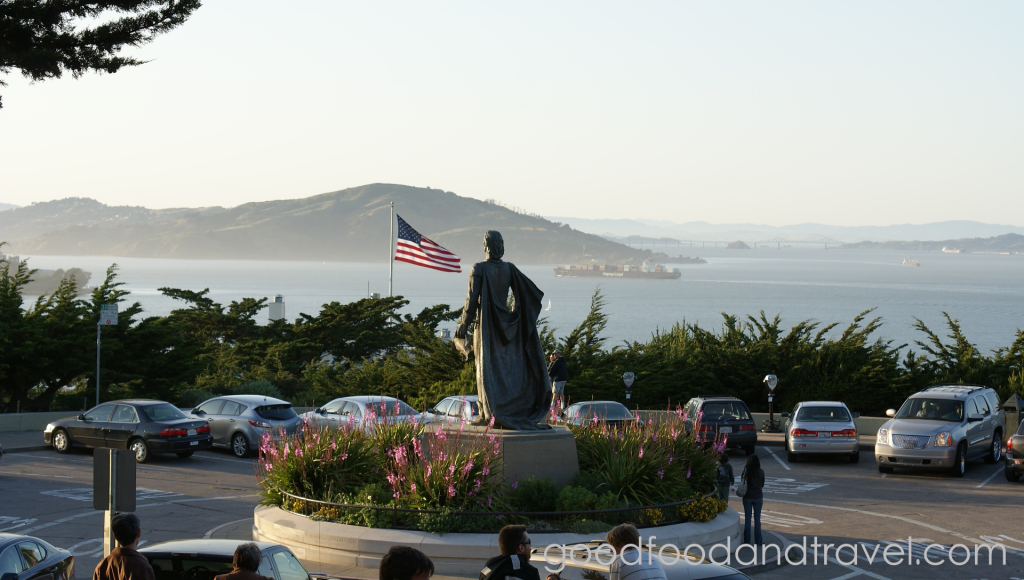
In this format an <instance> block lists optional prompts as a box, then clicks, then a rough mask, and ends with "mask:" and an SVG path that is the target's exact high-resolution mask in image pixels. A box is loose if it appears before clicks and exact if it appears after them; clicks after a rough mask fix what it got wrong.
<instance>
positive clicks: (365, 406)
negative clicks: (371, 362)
mask: <svg viewBox="0 0 1024 580" xmlns="http://www.w3.org/2000/svg"><path fill="white" fill-rule="evenodd" d="M301 418H302V420H303V421H308V422H309V423H310V424H312V425H315V426H317V427H328V428H338V427H344V426H349V425H350V426H353V427H354V426H358V425H362V426H364V427H371V426H372V425H374V424H376V423H379V422H381V421H412V420H416V421H422V420H423V417H422V415H420V413H419V412H417V411H416V409H413V408H412V407H410V406H409V405H408V404H406V403H405V402H403V401H400V400H398V399H396V398H394V397H381V396H379V395H361V396H358V397H342V398H340V399H334V400H333V401H331V402H330V403H327V404H326V405H324V406H322V407H318V408H316V409H313V410H312V411H309V412H307V413H303V414H302V415H301Z"/></svg>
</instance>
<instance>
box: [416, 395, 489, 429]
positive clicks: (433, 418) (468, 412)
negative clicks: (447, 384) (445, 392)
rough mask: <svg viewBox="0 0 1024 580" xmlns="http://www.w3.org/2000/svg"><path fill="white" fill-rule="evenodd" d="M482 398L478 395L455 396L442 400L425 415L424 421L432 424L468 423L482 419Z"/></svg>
mask: <svg viewBox="0 0 1024 580" xmlns="http://www.w3.org/2000/svg"><path fill="white" fill-rule="evenodd" d="M479 400H480V397H479V396H477V395H454V396H451V397H445V398H443V399H441V402H440V403H438V404H436V405H434V406H433V407H432V408H430V409H429V410H428V411H426V412H425V413H423V420H424V421H430V422H437V421H448V422H456V421H459V422H461V421H462V420H463V419H465V420H466V422H467V423H470V422H472V421H475V420H477V419H479V418H480V404H479Z"/></svg>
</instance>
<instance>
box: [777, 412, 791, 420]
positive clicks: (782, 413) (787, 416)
mask: <svg viewBox="0 0 1024 580" xmlns="http://www.w3.org/2000/svg"><path fill="white" fill-rule="evenodd" d="M779 417H785V418H786V419H789V411H783V412H781V413H779Z"/></svg>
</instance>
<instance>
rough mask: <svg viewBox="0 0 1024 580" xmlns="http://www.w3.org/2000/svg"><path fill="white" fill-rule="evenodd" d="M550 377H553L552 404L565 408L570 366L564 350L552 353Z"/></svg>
mask: <svg viewBox="0 0 1024 580" xmlns="http://www.w3.org/2000/svg"><path fill="white" fill-rule="evenodd" d="M548 378H549V379H551V398H552V399H553V400H552V404H553V405H556V407H555V408H556V409H564V408H565V399H564V398H563V394H564V393H565V381H567V380H569V367H568V365H566V364H565V359H564V358H562V351H560V350H556V351H555V352H553V353H551V363H550V364H549V365H548Z"/></svg>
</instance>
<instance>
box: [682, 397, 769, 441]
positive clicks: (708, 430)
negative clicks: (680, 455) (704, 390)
mask: <svg viewBox="0 0 1024 580" xmlns="http://www.w3.org/2000/svg"><path fill="white" fill-rule="evenodd" d="M683 411H684V413H685V414H686V430H687V431H688V432H691V433H692V432H693V429H694V428H695V427H696V425H697V422H698V419H699V421H700V431H701V432H702V433H704V434H706V435H707V436H708V437H709V439H710V438H714V437H715V436H717V435H718V434H719V433H724V434H726V435H727V437H728V439H727V442H726V447H733V448H739V449H742V450H743V452H744V453H746V454H747V455H753V454H754V451H755V446H756V445H757V427H756V426H755V425H754V418H753V417H751V416H750V409H748V408H747V404H746V403H744V402H743V401H741V400H739V399H737V398H736V397H728V396H722V395H716V396H708V397H694V398H692V399H690V401H689V402H688V403H686V406H685V407H684V408H683Z"/></svg>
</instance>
